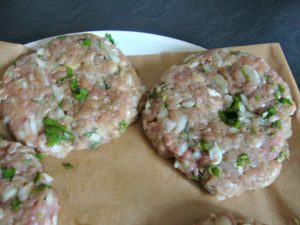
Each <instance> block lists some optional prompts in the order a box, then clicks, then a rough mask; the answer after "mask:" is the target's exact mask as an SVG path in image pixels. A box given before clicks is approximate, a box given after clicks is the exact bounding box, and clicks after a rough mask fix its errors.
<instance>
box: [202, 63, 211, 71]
mask: <svg viewBox="0 0 300 225" xmlns="http://www.w3.org/2000/svg"><path fill="white" fill-rule="evenodd" d="M203 69H204V70H205V72H207V71H210V66H209V64H207V63H205V64H204V65H203Z"/></svg>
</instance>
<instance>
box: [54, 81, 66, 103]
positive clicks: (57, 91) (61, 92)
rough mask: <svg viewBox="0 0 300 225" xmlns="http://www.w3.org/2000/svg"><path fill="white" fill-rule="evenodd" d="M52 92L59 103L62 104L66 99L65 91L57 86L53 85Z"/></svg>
mask: <svg viewBox="0 0 300 225" xmlns="http://www.w3.org/2000/svg"><path fill="white" fill-rule="evenodd" d="M52 92H53V95H54V97H55V98H56V100H57V101H58V102H61V100H62V99H63V97H64V90H63V89H62V88H60V87H58V86H56V85H55V84H53V85H52Z"/></svg>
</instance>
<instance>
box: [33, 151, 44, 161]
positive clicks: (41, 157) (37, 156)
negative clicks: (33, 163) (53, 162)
mask: <svg viewBox="0 0 300 225" xmlns="http://www.w3.org/2000/svg"><path fill="white" fill-rule="evenodd" d="M34 156H35V157H36V158H37V159H38V160H43V159H44V157H45V156H44V155H43V154H42V153H39V152H38V153H36V154H35V155H34Z"/></svg>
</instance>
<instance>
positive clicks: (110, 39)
mask: <svg viewBox="0 0 300 225" xmlns="http://www.w3.org/2000/svg"><path fill="white" fill-rule="evenodd" d="M105 38H106V39H107V40H109V41H110V43H112V44H113V45H116V42H115V40H114V39H113V37H112V35H111V34H110V33H105Z"/></svg>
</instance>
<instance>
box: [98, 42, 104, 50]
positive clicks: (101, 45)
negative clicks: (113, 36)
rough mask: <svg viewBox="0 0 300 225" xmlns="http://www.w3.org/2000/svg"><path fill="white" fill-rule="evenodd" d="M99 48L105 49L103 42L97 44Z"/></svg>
mask: <svg viewBox="0 0 300 225" xmlns="http://www.w3.org/2000/svg"><path fill="white" fill-rule="evenodd" d="M97 46H98V48H100V49H102V48H104V45H103V44H102V42H101V41H98V42H97Z"/></svg>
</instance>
